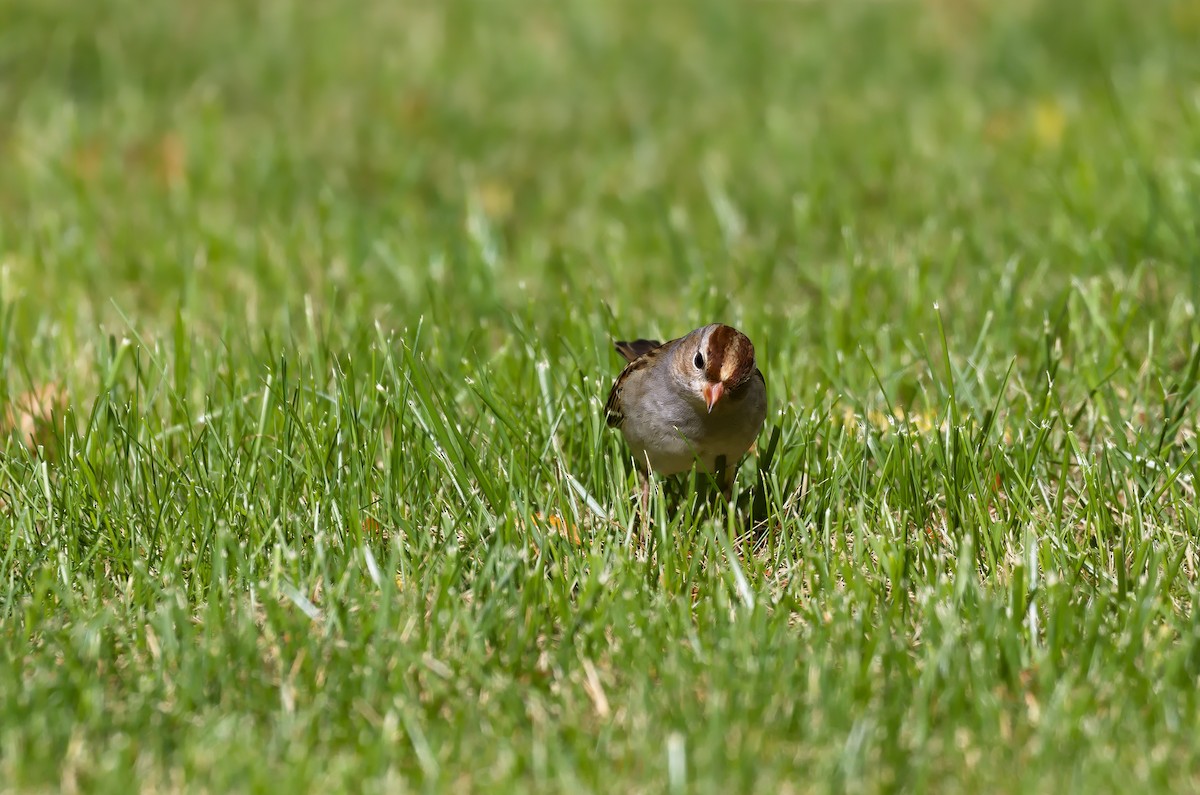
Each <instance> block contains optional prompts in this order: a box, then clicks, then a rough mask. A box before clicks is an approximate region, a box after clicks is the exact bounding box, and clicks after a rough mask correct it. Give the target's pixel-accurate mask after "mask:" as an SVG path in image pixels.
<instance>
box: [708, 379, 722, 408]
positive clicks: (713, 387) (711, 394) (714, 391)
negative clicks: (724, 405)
mask: <svg viewBox="0 0 1200 795" xmlns="http://www.w3.org/2000/svg"><path fill="white" fill-rule="evenodd" d="M724 394H725V383H724V382H723V381H718V382H717V383H715V384H705V385H704V402H705V403H707V404H708V413H709V414H712V410H713V406H715V405H717V401H718V400H720V399H721V395H724Z"/></svg>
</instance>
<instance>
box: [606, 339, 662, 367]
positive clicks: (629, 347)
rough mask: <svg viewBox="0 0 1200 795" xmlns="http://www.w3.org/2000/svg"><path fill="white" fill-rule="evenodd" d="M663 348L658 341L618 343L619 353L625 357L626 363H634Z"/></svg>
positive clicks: (622, 341)
mask: <svg viewBox="0 0 1200 795" xmlns="http://www.w3.org/2000/svg"><path fill="white" fill-rule="evenodd" d="M659 347H662V343H661V342H659V341H658V340H633V341H632V342H626V341H624V340H621V341H618V342H617V343H616V349H617V353H619V354H621V355H622V356H624V357H625V361H627V362H632V361H633V360H634V359H637V358H638V357H640V356H645V355H646V354H647V353H649V352H650V351H652V350H654V349H655V348H659Z"/></svg>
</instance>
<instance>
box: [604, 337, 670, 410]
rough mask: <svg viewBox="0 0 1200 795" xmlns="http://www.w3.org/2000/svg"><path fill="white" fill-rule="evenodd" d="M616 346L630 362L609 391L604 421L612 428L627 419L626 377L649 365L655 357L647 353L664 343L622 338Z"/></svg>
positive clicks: (605, 404)
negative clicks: (623, 395)
mask: <svg viewBox="0 0 1200 795" xmlns="http://www.w3.org/2000/svg"><path fill="white" fill-rule="evenodd" d="M668 344H670V343H668ZM615 347H616V349H617V353H619V354H621V355H622V356H623V357H625V361H627V362H629V363H628V364H627V365H625V369H623V370H621V374H620V375H618V376H617V380H616V381H613V385H612V389H610V390H609V392H608V400H606V401H605V402H604V421H605V422H607V423H608V427H610V428H619V427H620V426H621V422H622V421H623V420H624V419H625V415H624V414H623V413H622V411H621V387H622V386H624V384H625V379H626V378H628V377H629V374H630V373H632V372H634V371H636V370H641V369H642V368H643V367H648V366H649V365H650V362H651V361H652V360H653V359H654V358H655V357H654V356H648V355H647V354H650V353H653V352H654V351H657V350H658V349H660V348H662V347H663V345H662V343H661V342H659V341H658V340H633V341H632V342H626V341H624V340H620V341H618V342H617V343H615Z"/></svg>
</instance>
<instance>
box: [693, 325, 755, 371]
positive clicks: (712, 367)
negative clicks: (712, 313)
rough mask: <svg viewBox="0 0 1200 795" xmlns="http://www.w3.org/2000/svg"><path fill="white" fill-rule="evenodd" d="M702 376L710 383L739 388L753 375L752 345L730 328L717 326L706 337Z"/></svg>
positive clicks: (748, 340)
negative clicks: (721, 383) (714, 382)
mask: <svg viewBox="0 0 1200 795" xmlns="http://www.w3.org/2000/svg"><path fill="white" fill-rule="evenodd" d="M707 353H708V355H707V356H706V359H707V361H706V362H705V367H704V374H705V375H706V376H708V378H709V380H712V381H724V382H725V383H727V384H729V385H730V386H739V385H740V384H742V383H744V382H745V381H746V379H748V378H749V377H750V376H751V375H752V374H753V373H754V369H755V367H754V344H753V343H751V342H750V338H749V337H747V336H746V335H745V334H743V333H742V332H740V331H738V330H737V329H735V328H732V327H731V326H717V327H716V328H715V329H713V330H712V333H711V334H709V336H708V352H707Z"/></svg>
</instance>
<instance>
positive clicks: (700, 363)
mask: <svg viewBox="0 0 1200 795" xmlns="http://www.w3.org/2000/svg"><path fill="white" fill-rule="evenodd" d="M692 364H694V365H696V369H697V370H703V369H704V354H703V353H701V352H700V351H696V358H695V359H692Z"/></svg>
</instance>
